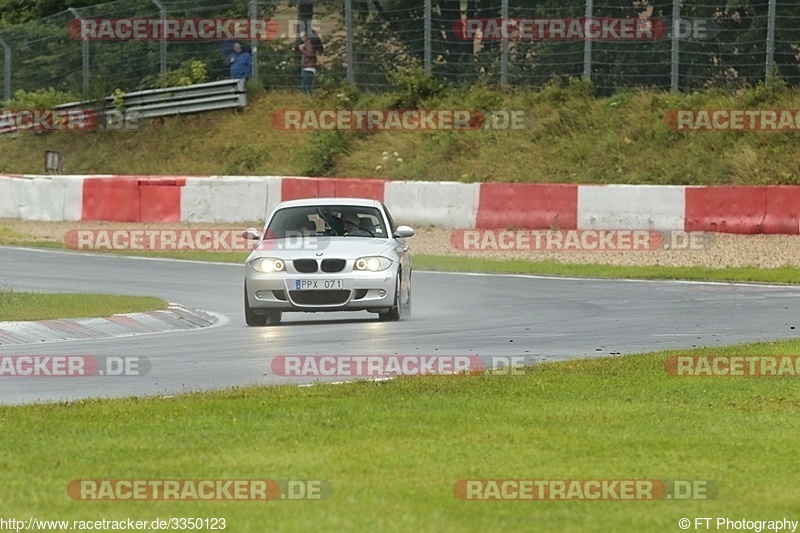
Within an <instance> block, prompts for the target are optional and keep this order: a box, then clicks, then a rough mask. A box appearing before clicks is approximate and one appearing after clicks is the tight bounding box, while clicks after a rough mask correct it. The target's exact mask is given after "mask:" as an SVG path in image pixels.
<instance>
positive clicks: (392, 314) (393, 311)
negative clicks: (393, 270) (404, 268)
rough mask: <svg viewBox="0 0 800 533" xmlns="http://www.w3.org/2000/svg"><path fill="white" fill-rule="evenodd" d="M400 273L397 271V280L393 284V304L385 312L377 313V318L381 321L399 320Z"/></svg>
mask: <svg viewBox="0 0 800 533" xmlns="http://www.w3.org/2000/svg"><path fill="white" fill-rule="evenodd" d="M400 279H401V278H400V273H399V272H398V273H397V281H395V284H394V305H393V306H392V307H390V308H389V310H388V311H387V312H385V313H379V314H378V318H379V319H380V321H381V322H396V321H397V320H400V306H401V305H402V302H401V301H400Z"/></svg>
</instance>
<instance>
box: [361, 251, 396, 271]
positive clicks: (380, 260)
mask: <svg viewBox="0 0 800 533" xmlns="http://www.w3.org/2000/svg"><path fill="white" fill-rule="evenodd" d="M390 266H392V260H391V259H389V258H388V257H381V256H379V255H373V256H369V257H359V258H358V259H356V262H355V267H356V270H369V271H370V272H378V271H379V270H386V269H387V268H389V267H390Z"/></svg>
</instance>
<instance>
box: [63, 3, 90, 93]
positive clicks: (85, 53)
mask: <svg viewBox="0 0 800 533" xmlns="http://www.w3.org/2000/svg"><path fill="white" fill-rule="evenodd" d="M67 9H68V10H69V12H70V13H72V14H73V15H75V18H77V19H82V18H83V17H81V15H80V13H78V11H77V10H76V9H75V8H74V7H69V8H67ZM88 94H89V39H88V38H87V37H85V36H84V38H83V96H87V95H88Z"/></svg>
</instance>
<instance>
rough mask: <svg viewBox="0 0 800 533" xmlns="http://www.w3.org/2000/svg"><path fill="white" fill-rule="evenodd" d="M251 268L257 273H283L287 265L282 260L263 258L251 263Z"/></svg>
mask: <svg viewBox="0 0 800 533" xmlns="http://www.w3.org/2000/svg"><path fill="white" fill-rule="evenodd" d="M250 268H252V269H253V270H255V271H256V272H283V271H284V270H286V264H285V263H284V262H283V261H282V260H281V259H275V258H274V257H263V258H259V259H254V260H252V261H250Z"/></svg>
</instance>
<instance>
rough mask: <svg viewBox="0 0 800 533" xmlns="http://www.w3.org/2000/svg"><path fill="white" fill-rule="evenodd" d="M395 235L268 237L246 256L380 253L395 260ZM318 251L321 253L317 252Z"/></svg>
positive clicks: (341, 256) (339, 256)
mask: <svg viewBox="0 0 800 533" xmlns="http://www.w3.org/2000/svg"><path fill="white" fill-rule="evenodd" d="M396 246H397V243H396V242H395V241H394V239H379V238H370V237H307V238H304V239H300V238H294V239H270V240H266V241H262V242H260V243H259V244H258V246H256V249H254V250H253V252H252V253H251V254H250V257H248V258H247V260H248V261H252V260H253V259H255V258H256V257H277V258H279V259H285V260H292V259H302V258H309V257H320V258H323V259H325V258H336V259H356V258H358V257H364V256H367V255H383V256H385V257H389V258H390V259H392V260H397V254H396V253H395V251H394V248H395V247H396ZM317 254H321V255H317Z"/></svg>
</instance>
